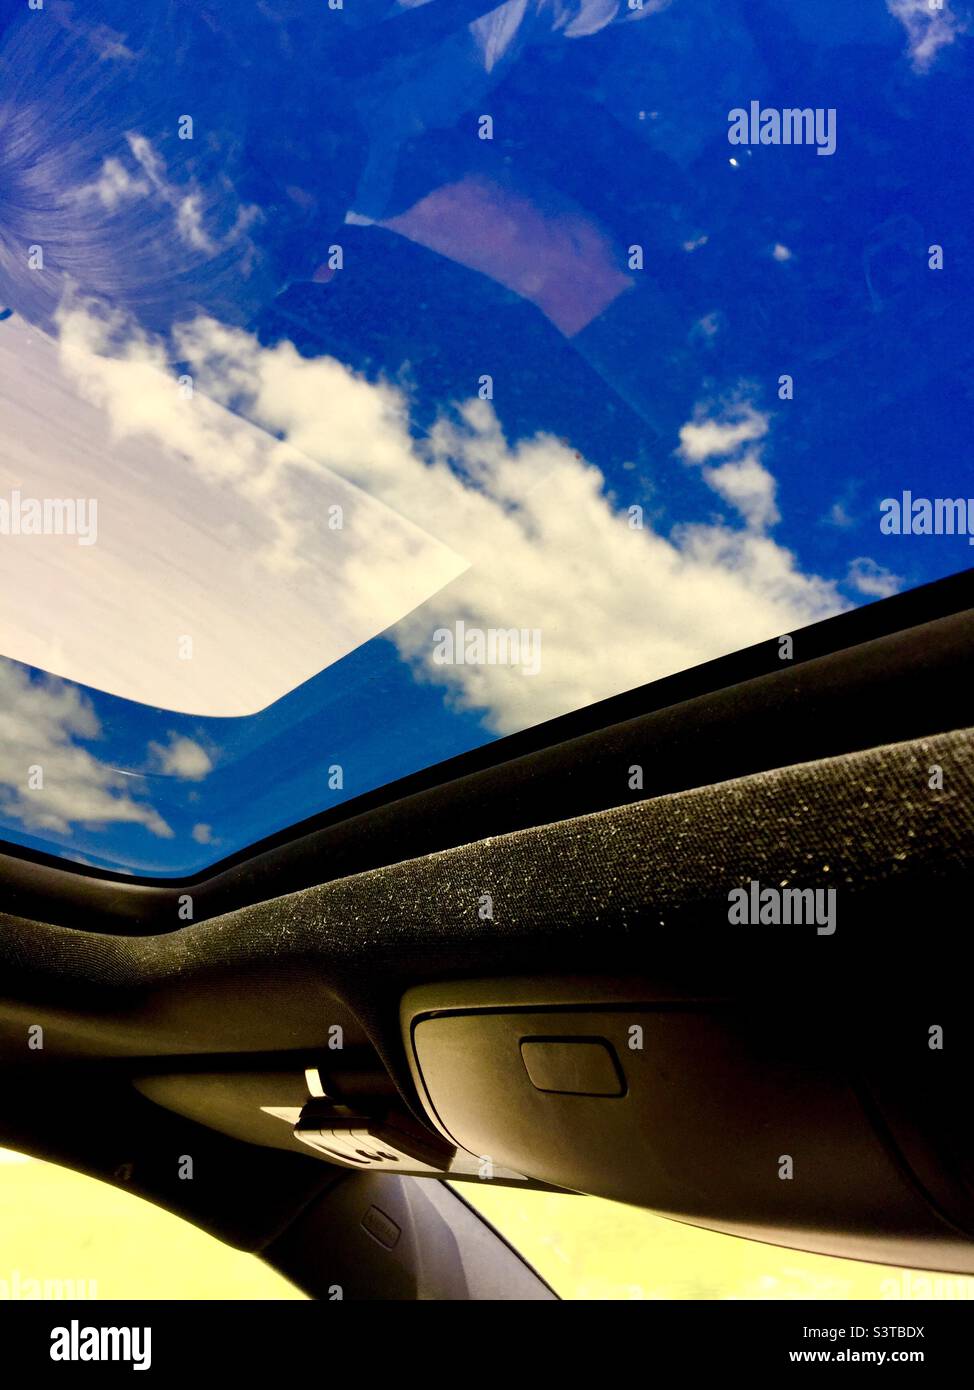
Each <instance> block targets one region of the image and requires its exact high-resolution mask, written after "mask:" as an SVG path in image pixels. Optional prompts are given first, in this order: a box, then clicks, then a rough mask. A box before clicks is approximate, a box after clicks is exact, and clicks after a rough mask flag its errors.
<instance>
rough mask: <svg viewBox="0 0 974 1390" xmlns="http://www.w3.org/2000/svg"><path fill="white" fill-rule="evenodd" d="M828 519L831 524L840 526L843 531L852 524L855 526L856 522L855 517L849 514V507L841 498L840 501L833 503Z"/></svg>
mask: <svg viewBox="0 0 974 1390" xmlns="http://www.w3.org/2000/svg"><path fill="white" fill-rule="evenodd" d="M826 519H827V521H828V523H829V525H830V526H838V527H839V528H840V530H843V531H846V530H848V529H849V527H850V526H855V524H856V523H855V518H854V517H851V516H850V515H849V509H848V508H847V507H846V504H845V502H843V501H842V500H841V499H840V500H839V501H838V502H833V503H832V506H831V507H830V508H829V514H828V517H827V518H826Z"/></svg>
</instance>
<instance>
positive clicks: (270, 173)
mask: <svg viewBox="0 0 974 1390" xmlns="http://www.w3.org/2000/svg"><path fill="white" fill-rule="evenodd" d="M483 9H484V10H486V7H483ZM424 12H425V13H424ZM420 16H422V21H420ZM392 20H394V21H395V22H394V23H390V22H389V21H392ZM970 42H971V40H970V37H969V35H968V34H967V32H966V31H965V29H964V26H963V24H962V23H961V22H960V19H959V18H958V17H957V16H956V15H954V14H953V13H952V11H951V9H950V7H949V5H948V6H945V7H944V8H943V9H942V10H941V9H938V10H934V9H930V8H929V7H928V6H927V5H926V4H925V3H924V4H920V3H917V4H912V3H906V0H889V2H888V3H887V4H885V5H884V4H883V3H881V0H877V3H875V4H872V5H869V6H860V7H855V8H854V9H850V8H849V7H848V6H844V5H840V4H838V3H832V0H787V3H778V4H775V5H774V6H770V5H766V4H764V3H762V0H748V3H743V0H741V3H728V0H700V2H699V3H695V4H694V5H693V6H689V5H685V4H681V3H673V4H666V3H659V2H658V0H645V3H644V4H642V5H637V6H633V5H630V4H628V3H626V0H618V3H617V2H616V0H509V2H508V3H506V4H501V5H499V6H497V7H496V8H495V9H494V10H491V11H490V12H489V13H483V12H482V11H481V7H479V6H477V5H464V6H455V7H453V9H452V10H451V9H450V7H449V5H447V4H446V3H445V0H444V3H441V0H428V3H426V4H423V5H419V6H416V5H415V4H410V3H406V0H399V3H397V0H376V2H375V3H370V4H362V3H359V4H357V5H355V6H354V7H353V6H345V7H344V8H343V9H340V10H333V9H330V8H329V7H327V6H325V5H322V4H321V3H320V0H279V2H278V3H269V4H267V5H264V6H261V7H254V8H253V13H251V11H250V10H248V11H247V13H246V14H245V15H244V14H241V13H240V7H239V6H236V5H232V4H231V3H230V0H211V3H208V4H207V5H206V6H205V7H201V8H197V7H195V6H191V7H187V6H185V5H184V4H182V3H180V2H179V0H158V3H156V4H153V5H149V6H145V7H141V8H140V9H139V11H138V12H135V11H133V10H132V8H131V6H129V5H128V4H127V3H123V0H91V3H90V4H88V5H86V6H85V7H84V11H83V13H82V12H80V11H77V10H75V9H71V8H68V7H64V6H60V5H56V4H55V5H51V4H49V5H47V6H46V7H44V9H43V10H38V11H27V10H26V7H25V6H23V5H21V4H20V3H19V2H18V3H16V4H15V3H13V0H0V67H2V72H3V80H2V85H0V309H2V310H3V312H2V313H0V424H2V430H0V836H2V837H3V838H4V839H6V840H8V841H11V842H14V843H18V844H21V845H24V846H26V847H29V848H31V849H35V850H42V851H44V852H47V853H54V854H58V855H61V856H62V857H64V858H65V859H68V860H72V861H76V862H83V863H90V864H94V865H97V866H99V867H103V868H109V869H114V870H119V871H123V872H126V873H132V874H146V875H153V876H175V875H181V874H187V873H194V872H197V871H199V870H200V869H202V868H205V867H206V866H207V865H208V864H211V863H213V862H215V861H216V860H218V859H222V858H225V857H226V856H227V855H229V854H232V853H235V852H237V851H238V850H240V849H241V848H244V847H245V846H247V845H248V844H251V843H253V842H254V841H256V840H258V839H260V838H262V837H263V836H266V835H268V834H271V833H273V832H274V831H277V830H279V829H282V828H284V827H286V826H288V825H291V824H295V823H296V822H298V821H300V820H302V819H304V818H306V817H308V816H310V815H313V814H315V813H317V812H319V811H321V810H324V809H327V808H329V807H331V806H334V805H338V804H340V803H341V802H342V801H344V800H347V799H348V798H350V797H353V796H356V795H358V794H360V793H362V792H365V791H369V790H373V789H375V788H377V787H381V786H383V785H384V784H386V783H388V782H390V781H393V780H395V779H396V778H398V777H402V776H405V775H407V774H408V773H410V772H414V771H417V770H419V769H421V768H424V767H427V766H430V765H431V764H433V763H436V762H439V761H441V760H442V759H444V758H447V757H450V756H452V755H454V754H456V753H459V752H462V751H464V750H466V749H469V748H473V747H476V746H478V745H480V744H483V743H485V742H487V741H489V740H490V739H492V738H496V737H498V736H500V735H503V734H507V733H511V732H514V731H517V730H520V729H524V728H527V727H530V726H532V725H534V724H537V723H539V722H541V721H543V720H545V719H548V718H551V717H554V716H556V715H559V714H561V713H564V712H567V711H570V710H575V709H579V708H581V707H583V706H585V705H587V704H590V703H592V702H593V701H596V700H599V699H602V698H605V697H606V696H610V695H612V694H615V693H618V692H620V691H623V690H627V689H631V688H633V687H635V686H638V685H641V684H644V683H646V682H648V681H650V680H653V679H655V678H658V677H661V676H664V675H667V674H670V673H672V672H675V671H679V670H683V669H686V668H688V667H690V666H693V665H696V664H698V663H700V662H702V661H706V660H708V659H710V658H712V657H715V656H719V655H722V654H725V653H727V652H731V651H734V650H737V649H739V648H741V647H744V646H747V645H749V644H750V643H753V642H757V641H762V640H764V639H767V638H771V637H777V636H782V635H787V634H788V633H789V632H791V631H793V630H795V629H796V628H799V627H801V626H803V625H805V624H807V623H810V622H814V621H815V620H817V619H820V618H824V617H827V616H829V615H831V614H833V613H836V612H839V611H841V610H842V609H844V608H848V607H851V606H854V605H856V604H860V603H866V602H870V601H873V600H875V599H877V598H881V597H884V596H887V595H890V594H893V593H896V592H900V591H903V590H905V589H909V588H912V587H914V586H916V585H918V584H921V583H924V582H926V581H928V580H931V579H935V578H938V577H940V576H943V575H947V574H950V573H954V572H956V571H959V570H961V569H964V568H966V567H967V566H968V565H969V564H970V560H971V555H972V551H971V548H970V546H971V543H972V541H974V495H972V496H971V497H970V498H968V496H967V494H974V486H971V483H970V468H969V464H968V462H967V459H966V452H965V450H966V441H967V436H968V421H969V416H970V412H971V408H972V395H971V391H972V388H971V381H972V380H974V376H972V372H971V366H972V362H971V358H972V356H974V348H972V345H971V339H970V331H969V318H970V315H969V306H970V295H971V284H970V279H971V270H970V264H971V262H970V240H971V234H970V217H969V209H970V204H971V198H972V193H974V189H972V181H974V174H972V169H974V149H972V134H971V130H970V124H969V122H968V121H967V119H966V112H967V105H968V100H967V97H968V91H969V83H968V79H967V66H966V65H967V62H968V61H969V57H970Z"/></svg>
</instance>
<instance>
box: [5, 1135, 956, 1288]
mask: <svg viewBox="0 0 974 1390" xmlns="http://www.w3.org/2000/svg"><path fill="white" fill-rule="evenodd" d="M460 1191H461V1192H462V1195H463V1196H464V1197H465V1198H466V1200H467V1201H469V1202H470V1203H471V1204H472V1205H473V1206H475V1207H476V1208H477V1209H478V1210H479V1211H480V1212H482V1214H483V1215H484V1216H485V1217H486V1218H487V1219H488V1220H489V1221H491V1222H492V1224H493V1225H495V1226H496V1227H497V1229H498V1230H500V1231H501V1232H502V1233H503V1234H504V1236H505V1237H506V1238H507V1239H508V1240H509V1241H510V1242H511V1244H512V1245H514V1246H515V1247H516V1248H518V1249H519V1250H520V1251H521V1252H522V1253H523V1254H524V1256H525V1257H526V1258H527V1259H528V1260H530V1262H531V1263H532V1264H533V1265H534V1266H535V1268H536V1269H537V1270H538V1271H539V1272H540V1273H541V1274H542V1275H543V1276H544V1277H545V1278H546V1279H547V1280H548V1282H549V1283H550V1284H551V1285H552V1286H553V1287H554V1288H555V1289H556V1290H557V1291H558V1292H559V1293H560V1294H561V1296H562V1297H563V1298H582V1299H584V1298H593V1299H666V1298H765V1299H766V1298H813V1299H815V1298H881V1297H884V1296H885V1297H889V1296H890V1293H889V1290H890V1281H891V1280H892V1281H893V1283H894V1286H895V1287H896V1288H898V1289H902V1288H903V1287H904V1281H912V1282H911V1283H908V1284H907V1285H906V1286H907V1287H909V1288H911V1289H913V1290H914V1295H913V1296H923V1293H922V1290H923V1289H924V1288H925V1287H928V1286H929V1285H930V1282H931V1279H932V1278H935V1279H936V1280H938V1281H940V1285H941V1287H949V1288H950V1289H951V1290H952V1292H949V1293H947V1294H943V1293H941V1295H940V1296H948V1297H953V1298H957V1297H966V1298H971V1297H974V1280H963V1279H958V1278H954V1279H952V1280H948V1281H946V1284H945V1282H944V1280H943V1279H942V1278H941V1276H929V1275H923V1274H915V1273H911V1272H908V1271H902V1270H898V1269H889V1268H887V1267H885V1266H880V1265H867V1264H857V1263H855V1262H854V1261H849V1260H836V1259H828V1258H826V1257H824V1256H819V1255H802V1254H798V1253H796V1252H794V1251H791V1250H782V1249H778V1248H776V1247H774V1246H769V1245H758V1244H755V1243H754V1242H752V1241H747V1240H738V1239H735V1238H734V1237H732V1236H720V1235H714V1234H713V1233H711V1232H708V1231H702V1230H698V1229H697V1228H696V1227H693V1226H683V1225H680V1224H678V1223H676V1222H673V1221H666V1220H663V1219H662V1218H661V1217H656V1216H650V1215H649V1214H648V1213H646V1212H641V1211H635V1210H633V1209H632V1208H629V1207H624V1206H619V1205H617V1204H616V1203H614V1202H604V1201H601V1200H600V1199H598V1198H595V1197H571V1196H559V1195H553V1194H549V1193H541V1192H522V1191H518V1190H517V1189H510V1188H499V1187H490V1186H489V1185H487V1184H473V1183H465V1184H463V1186H462V1187H461V1188H460ZM31 1280H36V1281H38V1284H39V1285H41V1286H42V1285H43V1283H44V1281H45V1280H48V1281H54V1284H53V1286H52V1287H53V1288H54V1289H59V1288H60V1289H61V1290H64V1291H65V1292H66V1291H68V1289H69V1288H70V1283H69V1281H73V1283H74V1286H75V1289H76V1290H77V1291H78V1292H79V1293H82V1294H83V1293H85V1292H86V1291H88V1290H92V1286H94V1287H93V1290H92V1292H93V1293H94V1296H95V1297H97V1298H102V1299H108V1298H122V1299H144V1298H162V1299H209V1298H215V1299H281V1298H288V1299H294V1298H303V1296H304V1295H303V1294H301V1293H299V1292H298V1290H297V1289H295V1288H294V1287H293V1286H292V1285H291V1284H289V1283H288V1282H287V1281H286V1280H284V1279H282V1278H281V1277H280V1276H279V1275H277V1274H275V1273H273V1271H272V1270H270V1269H269V1268H268V1267H267V1266H265V1265H264V1264H262V1263H261V1261H260V1260H258V1259H257V1258H255V1257H254V1256H252V1255H245V1254H241V1253H240V1252H239V1251H236V1250H231V1249H230V1248H229V1247H228V1246H225V1245H221V1244H220V1242H219V1241H216V1240H214V1239H212V1238H211V1237H210V1236H208V1235H206V1234H204V1233H203V1232H202V1231H199V1230H197V1228H196V1227H195V1226H191V1225H189V1224H188V1223H187V1222H185V1221H182V1220H180V1219H179V1218H178V1217H176V1216H173V1215H171V1214H170V1213H169V1212H165V1211H162V1210H160V1209H159V1208H157V1207H153V1206H151V1205H150V1204H149V1203H148V1202H144V1201H142V1200H141V1199H140V1198H138V1197H135V1196H133V1195H132V1194H131V1193H128V1192H121V1191H119V1190H117V1189H116V1188H113V1187H109V1186H108V1185H107V1184H105V1183H101V1182H97V1181H95V1180H94V1179H92V1178H87V1177H83V1176H81V1175H80V1174H78V1173H72V1172H70V1171H68V1170H67V1169H64V1168H58V1167H56V1166H54V1165H52V1164H49V1163H41V1162H40V1161H38V1160H37V1159H28V1158H24V1157H22V1156H21V1155H19V1154H13V1153H9V1152H8V1151H6V1150H0V1298H10V1297H18V1296H19V1297H24V1296H30V1289H31V1284H30V1281H31ZM923 1281H926V1284H924V1282H923ZM884 1284H885V1287H884ZM18 1290H19V1293H18ZM917 1290H919V1291H920V1292H919V1293H917V1292H916V1291H917ZM33 1296H35V1297H36V1296H38V1295H37V1294H36V1293H35V1294H34V1295H33ZM48 1296H51V1295H50V1294H48ZM61 1296H63V1293H62V1295H61ZM894 1296H896V1295H894ZM900 1296H902V1295H900ZM928 1296H929V1295H928Z"/></svg>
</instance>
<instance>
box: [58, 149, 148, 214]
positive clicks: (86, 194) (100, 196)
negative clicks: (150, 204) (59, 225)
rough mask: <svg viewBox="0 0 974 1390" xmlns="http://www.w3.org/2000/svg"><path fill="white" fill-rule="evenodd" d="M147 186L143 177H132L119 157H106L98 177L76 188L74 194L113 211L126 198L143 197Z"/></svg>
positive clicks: (146, 191)
mask: <svg viewBox="0 0 974 1390" xmlns="http://www.w3.org/2000/svg"><path fill="white" fill-rule="evenodd" d="M149 188H150V185H149V183H148V182H147V181H146V180H145V179H140V178H133V176H132V175H131V174H130V173H129V172H128V170H127V169H126V168H125V166H124V164H123V163H122V161H121V160H120V159H106V160H105V162H104V163H103V164H102V167H101V173H100V174H99V175H98V178H97V179H95V180H94V181H93V182H92V183H86V184H82V186H81V187H80V188H76V189H75V190H74V196H75V197H76V198H78V199H80V200H81V201H87V200H88V199H95V200H96V201H97V202H99V203H101V205H102V207H104V208H106V209H107V210H108V211H109V212H114V211H115V210H116V209H117V208H118V206H119V204H120V203H122V202H124V201H125V200H126V199H127V198H144V197H145V196H146V194H147V193H148V192H149Z"/></svg>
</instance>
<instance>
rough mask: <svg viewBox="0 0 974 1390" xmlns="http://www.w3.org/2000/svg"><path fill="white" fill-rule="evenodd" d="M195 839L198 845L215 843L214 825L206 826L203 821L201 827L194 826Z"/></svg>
mask: <svg viewBox="0 0 974 1390" xmlns="http://www.w3.org/2000/svg"><path fill="white" fill-rule="evenodd" d="M193 839H194V840H195V841H196V843H197V844H198V845H211V844H212V843H213V827H212V825H205V824H204V823H203V822H202V821H201V822H200V824H199V825H194V826H193Z"/></svg>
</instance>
